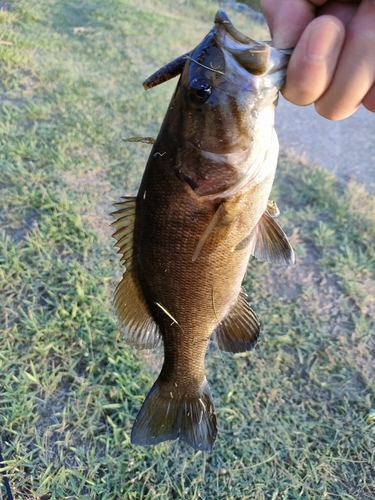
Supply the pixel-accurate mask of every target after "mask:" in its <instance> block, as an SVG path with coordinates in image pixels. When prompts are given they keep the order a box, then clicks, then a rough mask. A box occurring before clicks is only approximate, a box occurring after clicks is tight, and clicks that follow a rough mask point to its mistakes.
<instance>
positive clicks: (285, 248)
mask: <svg viewBox="0 0 375 500" xmlns="http://www.w3.org/2000/svg"><path fill="white" fill-rule="evenodd" d="M249 245H250V249H251V255H254V257H256V258H257V259H259V260H263V261H265V262H270V263H272V264H286V265H287V266H289V265H291V264H294V262H295V257H294V251H293V248H292V247H291V245H290V243H289V240H288V238H287V236H286V234H285V233H284V231H283V230H282V229H281V227H280V226H279V225H278V223H277V222H276V221H275V220H274V219H273V218H272V217H271V216H270V215H269V213H268V212H267V211H266V212H264V214H263V215H262V217H261V218H260V220H259V222H258V224H257V225H256V226H255V228H254V230H253V231H252V233H251V235H250V241H249Z"/></svg>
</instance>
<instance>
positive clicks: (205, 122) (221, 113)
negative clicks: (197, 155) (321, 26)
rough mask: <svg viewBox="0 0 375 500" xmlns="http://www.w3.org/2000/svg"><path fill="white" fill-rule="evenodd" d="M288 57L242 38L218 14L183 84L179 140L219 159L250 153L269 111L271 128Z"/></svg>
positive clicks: (194, 54) (191, 59) (187, 66)
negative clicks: (220, 155)
mask: <svg viewBox="0 0 375 500" xmlns="http://www.w3.org/2000/svg"><path fill="white" fill-rule="evenodd" d="M289 57H290V52H289V53H288V51H282V50H278V49H275V48H273V47H271V46H270V45H269V43H266V42H257V41H255V40H252V39H251V38H249V37H247V36H246V35H244V34H242V33H241V32H240V31H238V30H237V29H236V28H235V27H234V26H233V24H232V22H231V21H230V20H229V17H228V16H227V14H226V13H225V12H224V11H223V10H219V11H218V12H217V14H216V16H215V24H214V27H213V29H212V30H211V31H210V32H209V33H208V35H207V36H206V37H205V38H204V40H203V41H202V42H201V43H200V44H199V45H198V46H197V47H196V48H195V49H194V50H193V51H192V52H191V53H190V55H189V56H188V59H187V62H186V64H185V67H184V70H183V73H182V76H181V79H180V83H179V88H178V92H179V94H180V96H181V99H182V102H183V106H184V116H183V121H182V122H181V123H180V124H179V127H180V130H181V131H182V134H181V137H183V139H184V140H186V141H188V142H189V143H190V144H193V145H194V147H196V148H199V149H201V150H203V151H207V152H210V153H215V154H227V153H238V152H241V151H245V150H248V148H249V147H251V145H252V143H253V142H254V140H255V139H256V137H255V136H256V130H257V129H258V128H259V122H260V121H262V120H261V119H260V118H261V114H262V111H263V110H269V111H270V113H269V116H268V117H267V118H265V120H268V124H269V126H270V127H271V129H273V112H274V108H275V105H276V102H277V97H278V91H279V89H280V88H281V87H282V85H283V83H284V81H285V74H286V67H287V63H288V60H289ZM263 121H264V120H263Z"/></svg>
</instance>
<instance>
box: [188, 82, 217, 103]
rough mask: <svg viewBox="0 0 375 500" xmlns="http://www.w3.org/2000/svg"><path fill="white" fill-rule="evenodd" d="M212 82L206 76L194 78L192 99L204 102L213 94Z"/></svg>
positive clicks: (191, 86)
mask: <svg viewBox="0 0 375 500" xmlns="http://www.w3.org/2000/svg"><path fill="white" fill-rule="evenodd" d="M211 90H212V87H211V84H210V82H209V81H208V80H206V79H205V78H194V80H192V81H191V83H190V92H189V96H190V99H191V100H192V102H193V103H194V104H203V103H205V102H206V101H207V99H208V98H209V97H210V95H211Z"/></svg>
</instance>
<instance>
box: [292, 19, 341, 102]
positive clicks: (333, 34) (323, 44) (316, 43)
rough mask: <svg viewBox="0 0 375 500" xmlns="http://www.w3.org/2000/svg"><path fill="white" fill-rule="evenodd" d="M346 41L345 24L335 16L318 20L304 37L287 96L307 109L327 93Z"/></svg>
mask: <svg viewBox="0 0 375 500" xmlns="http://www.w3.org/2000/svg"><path fill="white" fill-rule="evenodd" d="M344 39H345V28H344V26H343V24H342V22H341V21H340V20H339V19H337V18H336V17H333V16H322V17H318V18H317V19H314V21H312V22H311V23H310V24H309V25H308V27H307V28H306V30H305V31H304V33H303V34H302V36H301V38H300V40H299V42H298V44H297V46H296V48H295V50H294V52H293V54H292V57H291V59H290V62H289V66H288V72H287V77H286V84H285V87H284V89H283V95H284V97H285V98H286V99H288V101H291V102H292V103H294V104H298V105H299V106H306V105H308V104H311V103H312V102H314V101H316V100H317V99H319V97H321V95H322V94H323V93H324V92H325V91H326V90H327V88H328V87H329V84H330V82H331V80H332V78H333V75H334V71H335V68H336V65H337V61H338V60H339V56H340V51H341V48H342V46H343V43H344Z"/></svg>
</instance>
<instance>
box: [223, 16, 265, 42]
mask: <svg viewBox="0 0 375 500" xmlns="http://www.w3.org/2000/svg"><path fill="white" fill-rule="evenodd" d="M215 24H218V25H220V26H223V28H224V29H225V31H226V32H227V33H229V34H230V35H232V37H233V38H234V39H235V40H236V41H237V42H240V43H243V44H244V45H253V44H256V43H257V42H255V41H254V40H252V39H251V38H249V37H248V36H246V35H244V34H243V33H241V31H239V30H238V29H237V28H235V27H234V25H233V23H232V21H231V20H230V19H229V17H228V14H227V13H226V12H225V11H224V10H223V9H219V10H218V11H217V12H216V15H215Z"/></svg>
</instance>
